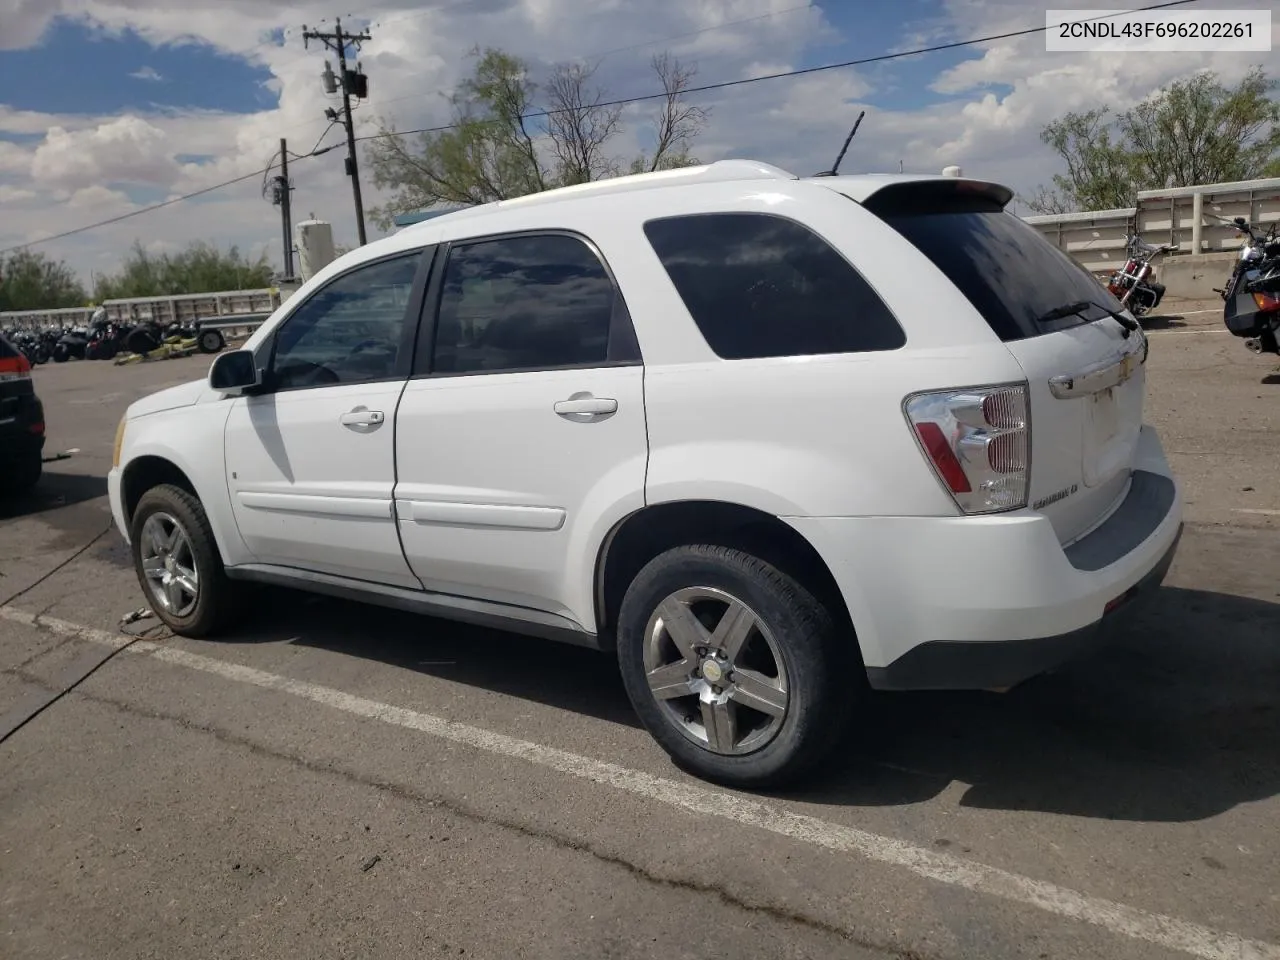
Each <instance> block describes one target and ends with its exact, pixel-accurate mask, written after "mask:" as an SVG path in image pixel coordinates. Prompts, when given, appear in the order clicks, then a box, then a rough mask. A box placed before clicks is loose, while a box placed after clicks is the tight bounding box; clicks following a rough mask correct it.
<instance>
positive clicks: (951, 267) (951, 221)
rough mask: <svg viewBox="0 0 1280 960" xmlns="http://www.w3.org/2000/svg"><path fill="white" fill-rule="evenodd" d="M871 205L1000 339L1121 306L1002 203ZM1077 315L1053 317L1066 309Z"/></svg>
mask: <svg viewBox="0 0 1280 960" xmlns="http://www.w3.org/2000/svg"><path fill="white" fill-rule="evenodd" d="M876 199H877V198H876V197H872V198H871V199H870V201H868V203H867V204H866V206H867V207H868V208H869V209H870V210H871V211H872V212H873V213H877V214H878V215H879V216H880V218H881V219H882V220H884V221H885V222H887V223H888V224H889V225H890V226H892V227H893V228H894V229H895V230H897V231H898V233H900V234H902V235H903V236H904V237H906V238H907V239H908V240H910V241H911V243H912V244H913V245H914V246H915V248H916V249H917V250H919V251H920V252H921V253H923V254H924V255H925V256H926V257H928V258H929V259H930V260H932V261H933V263H934V264H935V265H936V266H937V267H938V269H940V270H941V271H942V272H943V273H945V274H946V275H947V278H948V279H949V280H950V281H951V282H952V283H953V284H955V285H956V287H958V288H959V289H960V292H961V293H963V294H964V295H965V296H966V297H967V298H968V300H969V302H970V303H972V304H973V305H974V307H975V308H976V309H977V310H978V312H979V313H981V314H982V316H983V318H984V319H986V321H987V324H988V325H989V326H990V327H991V329H992V330H993V331H994V332H995V334H996V336H998V337H999V338H1000V339H1001V340H1003V341H1005V342H1009V341H1012V340H1023V339H1026V338H1027V337H1036V336H1040V335H1041V334H1044V333H1052V332H1054V331H1055V330H1065V329H1067V328H1069V327H1074V326H1079V325H1081V324H1084V323H1092V322H1093V321H1095V320H1101V319H1102V318H1103V317H1106V316H1108V315H1109V314H1111V313H1113V312H1118V311H1120V310H1122V309H1123V307H1121V305H1120V303H1119V301H1118V300H1116V298H1115V297H1114V296H1112V295H1111V292H1110V291H1108V290H1107V288H1106V287H1104V286H1103V285H1102V284H1101V283H1099V282H1098V280H1097V279H1096V278H1095V277H1094V276H1093V274H1091V273H1089V271H1087V270H1086V269H1085V268H1084V267H1082V266H1080V265H1079V264H1078V263H1076V262H1075V261H1074V260H1072V259H1071V258H1070V257H1068V256H1067V255H1066V254H1064V253H1062V252H1061V251H1060V250H1059V249H1058V248H1057V247H1055V246H1054V245H1053V244H1051V243H1049V241H1047V240H1046V239H1045V238H1044V237H1042V236H1041V235H1040V234H1039V232H1037V231H1036V229H1035V228H1034V227H1032V226H1031V225H1030V224H1027V223H1024V222H1023V221H1022V220H1019V219H1018V218H1017V217H1015V216H1014V215H1013V214H1011V213H1006V212H1005V211H1004V210H1003V208H1002V206H1001V205H999V204H990V203H988V204H983V203H975V202H970V203H966V204H964V205H963V206H959V205H950V204H947V203H945V202H944V203H942V204H929V205H927V206H925V208H924V209H921V206H922V205H921V204H906V203H902V204H896V203H894V204H886V205H884V208H882V209H877V204H876ZM1081 304H1085V306H1083V307H1080V309H1078V310H1077V311H1075V312H1071V313H1068V314H1067V315H1065V316H1055V313H1062V312H1063V311H1064V310H1065V309H1066V308H1068V307H1073V306H1077V307H1078V306H1079V305H1081Z"/></svg>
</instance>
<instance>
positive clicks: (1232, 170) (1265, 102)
mask: <svg viewBox="0 0 1280 960" xmlns="http://www.w3.org/2000/svg"><path fill="white" fill-rule="evenodd" d="M1276 86H1277V84H1276V82H1275V81H1273V80H1269V79H1268V78H1267V75H1266V73H1265V72H1264V71H1263V70H1262V69H1261V68H1260V67H1255V68H1254V69H1253V70H1251V71H1249V73H1248V74H1247V75H1246V76H1245V77H1244V79H1242V80H1241V81H1240V82H1239V83H1238V84H1236V85H1235V86H1234V87H1226V86H1223V85H1222V83H1220V82H1219V80H1218V77H1217V74H1215V73H1212V72H1206V73H1198V74H1196V75H1195V76H1193V77H1190V78H1189V79H1186V80H1179V81H1176V82H1174V83H1172V84H1170V85H1169V86H1168V87H1167V88H1165V89H1163V90H1160V91H1159V92H1158V93H1156V94H1154V95H1153V96H1151V97H1149V98H1148V99H1146V100H1144V101H1143V102H1142V103H1140V104H1138V105H1137V106H1136V107H1134V108H1133V109H1131V110H1128V111H1126V112H1124V113H1122V114H1119V115H1118V116H1116V117H1115V118H1114V120H1109V119H1108V118H1109V114H1108V112H1107V110H1106V109H1097V110H1089V111H1087V112H1085V113H1067V114H1064V115H1063V116H1061V117H1059V118H1058V119H1056V120H1053V121H1051V122H1050V123H1048V124H1047V125H1046V126H1045V127H1044V129H1043V130H1042V131H1041V133H1040V139H1041V140H1043V141H1044V142H1045V143H1046V144H1048V145H1049V146H1050V147H1052V148H1053V149H1054V151H1055V152H1057V154H1058V155H1059V156H1060V157H1061V158H1062V160H1063V162H1064V163H1065V164H1066V167H1067V172H1066V174H1065V175H1063V174H1056V175H1055V176H1054V178H1053V183H1054V186H1053V189H1050V188H1047V187H1043V186H1042V187H1039V188H1037V192H1036V194H1035V195H1034V196H1032V197H1029V198H1026V199H1025V202H1026V204H1027V205H1028V206H1029V207H1031V208H1032V209H1033V210H1035V211H1037V212H1038V213H1060V212H1065V211H1069V210H1105V209H1112V208H1115V207H1131V206H1133V205H1134V204H1135V203H1136V202H1137V196H1136V195H1137V193H1138V191H1140V190H1155V189H1160V188H1162V187H1186V186H1192V185H1194V184H1200V183H1223V182H1229V181H1233V180H1249V179H1252V178H1254V177H1261V176H1268V175H1271V174H1272V173H1273V172H1274V171H1277V170H1280V102H1277V101H1276V100H1274V99H1272V97H1271V96H1270V94H1271V93H1272V91H1274V90H1275V89H1276Z"/></svg>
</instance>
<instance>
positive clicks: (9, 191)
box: [0, 183, 36, 203]
mask: <svg viewBox="0 0 1280 960" xmlns="http://www.w3.org/2000/svg"><path fill="white" fill-rule="evenodd" d="M35 196H36V192H35V191H34V190H23V189H22V188H21V187H13V186H10V185H9V184H7V183H0V203H20V202H21V201H23V200H31V199H33V198H34V197H35Z"/></svg>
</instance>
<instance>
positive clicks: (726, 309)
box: [644, 213, 907, 360]
mask: <svg viewBox="0 0 1280 960" xmlns="http://www.w3.org/2000/svg"><path fill="white" fill-rule="evenodd" d="M644 232H645V235H646V236H647V237H648V238H649V243H650V244H652V246H653V249H654V251H655V252H656V253H657V254H658V258H659V259H660V260H661V261H662V265H663V267H665V268H666V271H667V275H668V276H669V277H671V282H672V283H673V284H675V288H676V290H677V291H678V292H679V294H680V297H681V299H682V300H683V301H684V304H685V306H686V307H687V308H688V310H689V313H690V315H692V317H693V320H694V323H696V324H697V325H698V329H699V330H700V331H701V332H702V336H703V337H704V338H705V339H706V341H707V345H708V346H709V347H711V349H712V350H713V351H715V353H716V355H717V356H719V357H722V358H724V359H727V360H741V359H746V358H754V357H796V356H809V355H814V354H825V353H865V352H868V351H877V350H896V349H898V348H899V347H901V346H903V345H904V344H905V343H906V342H907V338H906V334H904V333H903V331H902V327H900V326H899V325H898V321H897V320H896V319H895V318H894V316H893V314H892V313H891V312H890V311H889V308H888V307H887V306H885V304H884V302H883V301H882V300H881V299H880V297H879V296H877V294H876V292H875V291H874V290H872V289H871V287H870V286H869V285H868V284H867V281H866V280H864V279H863V278H862V276H861V275H860V274H859V273H858V271H856V270H855V269H854V268H853V266H852V265H851V264H850V263H849V261H848V260H846V259H845V258H844V257H842V256H841V255H840V254H839V253H837V252H836V251H835V250H834V249H833V248H832V247H831V245H830V244H829V243H827V242H826V241H825V240H823V239H822V238H821V237H820V236H818V235H817V234H816V233H814V232H813V231H812V230H810V229H808V228H807V227H804V226H802V225H800V224H798V223H796V222H795V221H794V220H787V219H784V218H782V217H776V216H770V215H768V214H761V213H707V214H694V215H691V216H683V217H667V218H664V219H661V220H650V221H649V222H648V223H646V224H645V225H644Z"/></svg>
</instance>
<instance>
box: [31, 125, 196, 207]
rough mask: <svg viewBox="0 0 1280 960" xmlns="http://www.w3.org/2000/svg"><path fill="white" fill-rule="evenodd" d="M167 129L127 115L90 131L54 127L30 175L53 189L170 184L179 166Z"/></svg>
mask: <svg viewBox="0 0 1280 960" xmlns="http://www.w3.org/2000/svg"><path fill="white" fill-rule="evenodd" d="M171 149H172V147H171V145H170V141H169V136H168V134H166V133H165V131H163V130H161V129H160V128H159V127H157V126H155V125H154V124H153V123H151V122H150V121H147V120H144V119H142V118H141V117H136V116H133V115H132V114H126V115H125V116H123V117H119V118H118V119H115V120H111V121H108V122H106V123H102V124H99V125H98V126H97V127H94V128H92V129H86V130H79V131H70V130H64V129H63V128H62V127H51V128H49V132H48V134H47V135H46V136H45V139H44V142H43V143H42V144H40V146H39V147H37V148H36V151H35V154H34V155H33V156H32V158H31V175H32V177H33V178H34V179H35V180H36V181H37V182H38V183H40V184H42V185H44V186H48V187H64V188H68V189H71V188H76V187H87V186H92V185H94V184H101V183H134V184H148V185H157V186H168V185H170V184H171V183H172V182H173V181H174V179H175V177H176V175H177V173H178V166H177V164H176V162H175V161H174V159H173V157H172V154H171V153H170V151H171Z"/></svg>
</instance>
